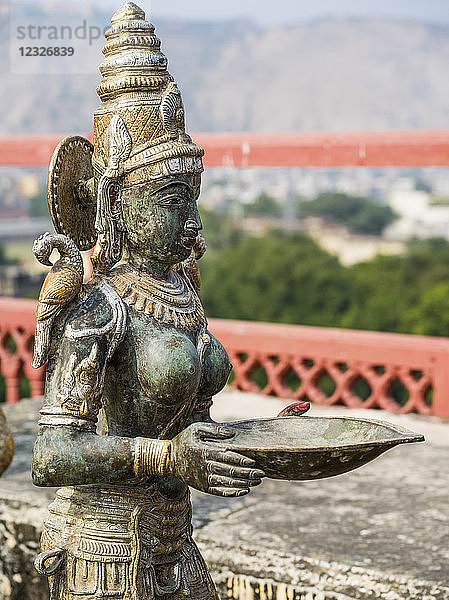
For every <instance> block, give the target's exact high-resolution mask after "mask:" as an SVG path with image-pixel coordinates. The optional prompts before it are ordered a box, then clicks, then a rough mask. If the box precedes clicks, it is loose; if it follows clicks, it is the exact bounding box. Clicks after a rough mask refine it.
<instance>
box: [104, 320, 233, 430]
mask: <svg viewBox="0 0 449 600" xmlns="http://www.w3.org/2000/svg"><path fill="white" fill-rule="evenodd" d="M197 337H198V332H194V331H186V330H181V329H178V328H176V327H174V326H173V325H171V324H162V323H158V322H156V321H155V320H154V319H153V318H152V317H151V316H148V315H146V314H143V313H140V312H138V311H136V310H133V309H132V308H130V309H129V311H128V325H127V331H126V335H125V338H124V340H123V342H122V344H121V345H120V346H119V348H118V349H117V351H116V353H115V355H114V357H113V358H112V360H111V362H110V365H109V367H108V371H107V375H106V381H105V392H104V396H103V408H104V415H105V419H106V424H107V432H108V434H109V435H121V436H130V437H135V436H143V437H158V436H160V435H161V433H162V432H163V431H164V428H165V427H166V426H167V424H168V423H169V422H170V421H171V420H172V419H173V418H175V417H176V415H177V414H178V413H179V412H180V411H184V414H186V413H187V412H188V411H186V410H185V405H186V404H188V405H190V406H192V404H193V403H194V402H197V401H201V400H202V399H206V398H209V397H211V396H213V395H214V394H216V393H218V392H219V391H220V390H221V389H222V388H223V387H224V385H225V384H226V380H227V378H228V375H229V371H230V362H229V358H228V355H227V353H226V350H225V349H224V348H223V346H222V345H221V343H220V342H219V341H218V340H217V339H216V338H215V337H214V336H212V335H211V334H210V333H208V343H207V346H206V348H205V350H204V351H203V352H201V353H200V354H201V358H200V355H199V352H198V339H197ZM183 425H185V421H184V423H183V422H182V418H181V419H180V421H179V423H178V424H177V425H175V427H174V428H173V430H172V431H171V432H169V433H170V437H171V436H172V435H174V434H175V433H177V432H178V431H180V430H181V429H182V428H183Z"/></svg>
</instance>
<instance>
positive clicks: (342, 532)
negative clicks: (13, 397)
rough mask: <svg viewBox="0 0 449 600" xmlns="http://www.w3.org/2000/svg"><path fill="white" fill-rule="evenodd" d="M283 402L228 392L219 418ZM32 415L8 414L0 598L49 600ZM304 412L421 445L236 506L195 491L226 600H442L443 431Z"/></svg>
mask: <svg viewBox="0 0 449 600" xmlns="http://www.w3.org/2000/svg"><path fill="white" fill-rule="evenodd" d="M285 404H286V402H285V401H282V400H279V399H275V398H266V397H263V396H255V395H252V394H242V393H239V392H235V391H229V390H227V391H225V392H223V393H222V394H220V395H219V396H218V397H217V398H216V404H215V407H216V408H215V409H214V418H215V419H217V420H223V421H226V420H232V419H233V420H236V419H244V418H248V417H251V416H252V415H257V416H270V415H271V416H272V415H275V414H277V412H278V411H279V410H280V409H281V408H282V407H283V406H285ZM38 408H39V402H38V401H35V400H33V401H26V402H23V403H20V404H18V405H15V406H9V407H6V409H7V410H6V411H5V412H7V418H8V421H9V423H10V426H11V429H12V430H13V432H14V435H15V437H16V442H18V443H17V446H18V455H17V457H16V459H15V460H14V462H13V464H12V467H11V468H10V470H8V471H7V473H6V477H4V478H3V479H1V480H0V600H24V599H26V600H45V598H47V594H46V582H45V581H44V580H43V579H42V578H40V577H38V576H37V575H36V574H35V573H34V570H33V567H32V562H33V559H34V556H35V554H36V552H37V540H38V537H39V533H40V530H41V523H42V520H43V518H44V515H45V512H46V507H47V505H48V503H49V502H50V501H51V499H52V497H53V495H54V490H52V489H38V488H35V487H33V486H32V484H31V481H30V478H29V461H30V451H31V447H32V437H33V435H34V433H35V430H36V421H37V418H36V413H37V410H38ZM311 412H312V414H315V415H320V414H322V415H325V414H350V415H353V416H363V417H365V418H375V419H384V420H386V421H391V422H394V423H398V424H400V425H403V426H404V427H408V428H409V429H412V430H415V431H418V432H421V433H424V435H425V436H426V439H427V443H426V444H418V445H415V446H409V447H407V446H406V447H400V448H396V449H394V450H392V451H391V452H388V453H387V454H385V455H384V456H382V457H381V458H379V459H377V460H376V461H374V462H373V463H370V464H369V465H367V466H365V467H363V468H362V469H359V470H357V471H354V472H353V473H349V474H347V475H342V476H339V477H336V478H332V479H327V480H321V481H313V482H303V483H297V482H282V481H275V480H267V481H265V482H264V483H263V484H262V486H260V487H259V488H257V489H255V490H254V491H253V492H252V493H251V494H250V495H249V496H247V497H245V498H241V499H234V500H229V499H220V498H216V497H213V496H207V495H204V494H200V493H196V492H195V493H194V494H193V502H194V524H195V527H196V533H195V538H196V539H197V541H198V543H199V545H200V547H201V549H202V551H203V553H204V555H205V557H206V559H207V560H208V562H209V564H210V566H211V568H212V572H213V575H214V578H215V580H216V581H217V583H218V584H219V587H220V591H221V593H222V596H223V597H225V596H229V597H235V595H236V594H240V595H241V600H253V599H258V598H260V600H269V599H270V597H272V598H274V597H276V598H277V600H282V599H283V598H284V597H285V598H286V600H371V598H372V599H373V600H374V599H375V600H415V599H418V598H419V600H447V598H449V569H448V566H447V565H448V559H449V551H448V547H447V535H448V529H449V528H448V525H449V503H448V502H447V490H448V489H449V470H448V469H447V456H448V449H449V435H448V433H449V424H448V423H445V422H442V421H441V420H438V419H435V418H431V417H420V416H417V415H400V416H397V415H391V414H386V413H382V412H381V411H362V410H361V411H348V410H347V409H344V408H341V407H331V408H319V407H313V409H312V411H311ZM268 584H269V585H268ZM269 590H271V592H269ZM270 593H271V594H272V596H270ZM264 594H265V597H264Z"/></svg>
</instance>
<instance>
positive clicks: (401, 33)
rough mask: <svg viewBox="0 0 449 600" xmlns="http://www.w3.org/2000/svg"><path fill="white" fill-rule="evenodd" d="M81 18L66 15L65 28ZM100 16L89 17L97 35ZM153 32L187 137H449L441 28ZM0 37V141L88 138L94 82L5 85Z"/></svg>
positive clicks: (199, 27) (174, 25)
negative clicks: (322, 133)
mask: <svg viewBox="0 0 449 600" xmlns="http://www.w3.org/2000/svg"><path fill="white" fill-rule="evenodd" d="M5 6H6V5H5V4H4V2H0V9H2V11H4V10H5ZM27 10H28V11H29V12H28V16H29V18H30V19H32V20H33V22H39V19H41V18H42V15H40V14H39V11H40V10H42V9H38V8H36V7H33V8H27ZM66 10H67V9H66ZM79 10H80V11H81V8H80V9H79ZM82 10H84V11H86V8H85V7H84V8H83V9H82ZM80 14H83V15H84V14H85V13H81V12H80ZM80 14H78V15H77V14H76V13H75V12H74V9H73V5H71V9H70V11H67V13H66V15H65V18H66V19H67V20H68V21H69V22H70V19H72V20H73V22H75V20H76V19H77V18H78V20H79V17H80ZM110 16H111V15H110V14H106V13H101V12H99V11H95V12H93V11H92V10H91V12H90V13H89V15H88V17H89V19H90V20H91V22H95V23H98V24H99V25H102V26H104V25H106V24H107V23H108V22H109V18H110ZM155 25H156V31H157V33H158V35H159V37H160V38H161V39H162V43H163V49H164V51H165V53H166V54H167V56H168V58H169V62H170V68H171V72H172V73H173V74H174V75H175V77H176V80H177V82H178V84H179V86H180V88H181V90H182V92H183V96H184V101H185V104H186V109H187V111H186V112H187V118H188V128H189V130H191V131H237V130H253V131H288V130H357V129H402V128H404V129H413V128H447V127H449V77H448V70H449V26H436V25H428V24H419V23H416V22H405V21H395V20H385V19H343V18H338V19H337V18H327V19H320V20H316V21H312V22H308V23H302V24H300V25H295V26H293V25H292V26H291V27H273V28H268V29H261V28H258V27H257V26H256V25H254V24H252V23H249V22H246V21H232V22H223V23H218V22H213V23H204V22H161V23H155ZM0 34H1V35H0V50H1V52H0V57H1V58H0V73H1V86H2V93H1V95H0V135H5V134H14V133H16V134H19V133H20V134H23V133H47V132H77V131H81V132H85V131H89V130H90V129H91V120H92V112H93V110H94V109H95V107H96V106H97V104H98V98H97V96H96V93H95V87H96V85H97V84H98V81H99V75H97V74H95V73H94V72H92V73H91V74H86V75H68V74H67V75H29V76H20V75H15V74H12V73H11V72H10V70H9V64H8V60H7V57H8V35H9V27H8V24H7V20H6V19H4V18H2V19H1V24H0ZM100 62H101V54H100V53H98V63H100ZM91 70H92V66H91Z"/></svg>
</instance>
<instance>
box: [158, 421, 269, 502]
mask: <svg viewBox="0 0 449 600" xmlns="http://www.w3.org/2000/svg"><path fill="white" fill-rule="evenodd" d="M234 435H235V434H234V432H233V431H232V429H229V428H228V427H224V426H223V425H218V424H216V423H193V424H192V425H190V426H189V427H187V428H186V429H184V431H182V432H181V433H179V434H178V435H177V436H176V437H175V438H173V440H172V441H171V458H170V471H171V473H172V474H173V475H175V476H176V477H179V479H182V481H184V483H187V484H188V485H191V486H192V487H194V488H196V489H197V490H200V491H201V492H208V493H209V494H215V495H216V496H244V495H245V494H247V493H248V492H249V491H250V488H251V487H253V486H255V485H259V484H260V483H261V480H262V477H265V473H264V472H263V471H261V470H260V469H255V468H254V465H255V462H254V461H253V460H252V459H250V458H247V457H246V456H242V455H241V454H237V453H236V452H232V451H231V450H228V449H227V448H226V447H225V446H223V445H221V444H220V443H218V440H226V439H229V438H232V437H233V436H234ZM215 440H217V441H215Z"/></svg>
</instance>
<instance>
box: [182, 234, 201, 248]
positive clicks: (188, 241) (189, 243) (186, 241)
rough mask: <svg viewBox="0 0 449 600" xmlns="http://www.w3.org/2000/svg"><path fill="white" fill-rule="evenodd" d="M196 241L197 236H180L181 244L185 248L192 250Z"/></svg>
mask: <svg viewBox="0 0 449 600" xmlns="http://www.w3.org/2000/svg"><path fill="white" fill-rule="evenodd" d="M197 239H198V236H195V237H187V236H185V235H183V236H181V244H182V245H183V246H185V247H186V248H193V246H194V245H195V244H196V241H197Z"/></svg>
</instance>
